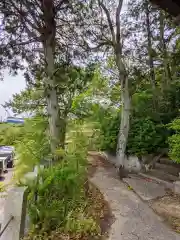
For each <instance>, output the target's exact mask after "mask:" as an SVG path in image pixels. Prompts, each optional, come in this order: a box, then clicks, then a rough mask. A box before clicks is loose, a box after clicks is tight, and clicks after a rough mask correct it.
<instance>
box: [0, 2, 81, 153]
mask: <svg viewBox="0 0 180 240" xmlns="http://www.w3.org/2000/svg"><path fill="white" fill-rule="evenodd" d="M80 9H82V4H80V3H79V2H73V3H72V2H70V1H67V0H56V1H54V0H50V1H49V0H43V1H40V0H33V1H30V0H26V1H20V0H18V1H14V0H13V1H11V0H8V1H1V3H0V13H1V16H2V18H3V20H2V26H1V27H2V30H1V31H2V33H3V34H1V39H0V40H1V53H2V57H3V59H4V58H5V57H6V58H7V59H8V62H10V60H11V59H12V60H13V61H12V62H13V63H14V59H15V57H16V56H17V59H18V60H20V58H21V59H23V60H25V61H27V62H28V64H29V65H31V63H37V62H41V64H42V65H43V66H44V69H45V72H46V76H45V77H44V78H43V82H44V88H45V92H46V102H47V112H48V119H49V135H50V142H51V151H52V153H54V152H55V149H56V147H57V146H58V142H59V134H60V131H59V127H60V125H59V108H58V99H57V89H56V80H55V73H56V71H57V69H56V66H55V62H56V59H57V56H58V54H57V53H59V52H60V53H61V54H65V55H66V52H67V49H68V50H69V49H70V50H71V51H69V52H71V55H72V54H73V53H74V52H75V51H76V53H77V52H78V51H77V48H76V49H75V47H74V45H73V44H75V42H74V39H75V38H76V37H77V36H78V34H79V32H78V31H75V30H73V26H74V23H75V22H80V21H81V19H82V15H83V14H84V12H83V11H81V12H78V11H79V10H80ZM77 12H78V14H77ZM82 39H83V38H82ZM82 41H83V40H82ZM76 44H77V39H76ZM77 45H78V44H77ZM18 67H19V66H18V65H17V61H16V68H18Z"/></svg>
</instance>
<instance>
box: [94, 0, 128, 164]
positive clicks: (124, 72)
mask: <svg viewBox="0 0 180 240" xmlns="http://www.w3.org/2000/svg"><path fill="white" fill-rule="evenodd" d="M122 6H123V0H118V1H115V0H112V1H107V0H98V1H94V2H93V1H92V12H93V13H92V14H93V17H94V23H93V26H94V27H93V29H92V31H91V36H90V39H91V40H92V42H93V44H95V45H96V47H95V49H97V48H98V49H99V47H105V49H106V50H110V51H111V53H113V56H114V60H115V63H116V67H117V71H118V80H119V83H120V86H121V87H120V92H121V94H120V95H121V122H120V125H119V136H118V143H117V151H116V153H117V157H118V159H119V161H120V165H124V160H125V151H126V145H127V140H128V132H129V120H130V105H131V100H130V94H129V82H128V69H127V67H126V62H125V55H124V52H123V35H122V32H121V30H122V29H121V27H122V26H121V16H120V15H121V13H122Z"/></svg>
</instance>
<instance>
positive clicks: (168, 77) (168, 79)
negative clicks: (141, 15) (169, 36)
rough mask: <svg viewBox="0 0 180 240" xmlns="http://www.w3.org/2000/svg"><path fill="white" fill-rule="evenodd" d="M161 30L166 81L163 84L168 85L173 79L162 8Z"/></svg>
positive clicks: (160, 15) (160, 16)
mask: <svg viewBox="0 0 180 240" xmlns="http://www.w3.org/2000/svg"><path fill="white" fill-rule="evenodd" d="M159 31H160V46H161V52H162V59H163V67H164V81H163V83H164V84H163V85H165V86H167V85H168V83H169V82H170V80H171V70H170V66H169V63H168V52H167V46H166V41H165V37H164V13H163V12H162V10H160V13H159Z"/></svg>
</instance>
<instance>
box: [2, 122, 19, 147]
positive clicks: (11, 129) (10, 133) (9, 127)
mask: <svg viewBox="0 0 180 240" xmlns="http://www.w3.org/2000/svg"><path fill="white" fill-rule="evenodd" d="M23 135H24V132H23V126H21V125H17V124H16V125H14V124H11V123H2V124H0V145H9V146H11V145H15V144H16V142H17V141H21V139H22V138H23Z"/></svg>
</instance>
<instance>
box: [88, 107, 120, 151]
mask: <svg viewBox="0 0 180 240" xmlns="http://www.w3.org/2000/svg"><path fill="white" fill-rule="evenodd" d="M93 112H94V114H93V116H92V121H94V129H95V132H94V135H93V136H92V138H93V139H95V140H97V141H96V143H95V144H96V147H97V148H99V149H101V150H106V151H109V152H113V153H114V152H115V151H116V143H117V136H118V131H119V118H120V112H119V111H118V110H117V109H115V108H112V107H102V106H98V105H95V106H94V109H93ZM96 134H97V135H96Z"/></svg>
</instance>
